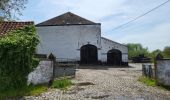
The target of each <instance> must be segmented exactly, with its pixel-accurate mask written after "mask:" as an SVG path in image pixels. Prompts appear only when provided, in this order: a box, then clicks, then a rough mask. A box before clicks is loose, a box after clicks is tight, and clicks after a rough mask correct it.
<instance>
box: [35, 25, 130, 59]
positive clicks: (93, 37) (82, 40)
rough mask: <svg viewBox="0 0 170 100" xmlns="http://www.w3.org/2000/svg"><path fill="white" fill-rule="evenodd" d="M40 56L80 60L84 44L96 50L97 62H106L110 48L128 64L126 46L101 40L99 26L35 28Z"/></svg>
mask: <svg viewBox="0 0 170 100" xmlns="http://www.w3.org/2000/svg"><path fill="white" fill-rule="evenodd" d="M37 32H38V35H39V37H40V44H39V45H38V48H37V51H38V53H40V54H50V53H53V54H54V55H55V56H56V57H57V58H70V59H77V60H78V61H79V60H80V48H81V47H82V46H83V45H86V44H88V43H89V44H92V45H95V46H96V47H97V48H98V60H101V61H104V62H106V61H107V52H108V51H109V50H111V49H112V48H115V49H118V50H120V51H121V52H122V61H123V62H128V49H127V47H126V46H124V45H122V44H119V43H116V42H113V41H109V40H107V39H105V38H101V25H100V24H98V25H69V26H42V27H37Z"/></svg>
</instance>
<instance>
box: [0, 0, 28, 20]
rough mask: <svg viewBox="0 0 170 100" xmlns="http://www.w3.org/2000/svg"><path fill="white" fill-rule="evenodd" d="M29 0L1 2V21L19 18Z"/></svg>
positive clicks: (3, 0) (2, 0) (1, 0)
mask: <svg viewBox="0 0 170 100" xmlns="http://www.w3.org/2000/svg"><path fill="white" fill-rule="evenodd" d="M26 3H27V0H0V21H2V20H11V19H15V18H17V17H16V15H22V13H21V10H23V9H24V8H25V4H26Z"/></svg>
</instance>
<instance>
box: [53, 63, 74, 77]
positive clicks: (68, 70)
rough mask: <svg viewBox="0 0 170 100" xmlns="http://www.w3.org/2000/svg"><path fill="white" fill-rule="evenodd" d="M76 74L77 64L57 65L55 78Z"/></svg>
mask: <svg viewBox="0 0 170 100" xmlns="http://www.w3.org/2000/svg"><path fill="white" fill-rule="evenodd" d="M75 74H76V66H62V67H61V66H56V67H55V73H54V76H55V78H59V77H65V76H72V77H75Z"/></svg>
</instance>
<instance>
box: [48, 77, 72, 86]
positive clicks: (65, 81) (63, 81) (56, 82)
mask: <svg viewBox="0 0 170 100" xmlns="http://www.w3.org/2000/svg"><path fill="white" fill-rule="evenodd" d="M71 85H72V82H71V80H69V79H67V78H62V79H57V80H54V82H53V84H52V86H51V87H52V88H58V89H67V88H68V87H70V86H71Z"/></svg>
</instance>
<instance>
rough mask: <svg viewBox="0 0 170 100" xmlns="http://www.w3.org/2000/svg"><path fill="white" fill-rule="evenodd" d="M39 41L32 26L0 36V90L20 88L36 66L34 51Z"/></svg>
mask: <svg viewBox="0 0 170 100" xmlns="http://www.w3.org/2000/svg"><path fill="white" fill-rule="evenodd" d="M38 43H39V40H38V35H37V34H36V30H35V27H34V26H26V27H24V28H21V29H17V30H15V31H11V32H9V33H8V35H6V36H3V37H0V91H5V90H8V89H18V88H22V87H24V86H25V85H26V84H27V75H28V74H29V72H31V71H32V69H33V68H34V67H35V66H36V65H35V63H36V61H35V59H34V53H35V50H36V46H37V44H38Z"/></svg>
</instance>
